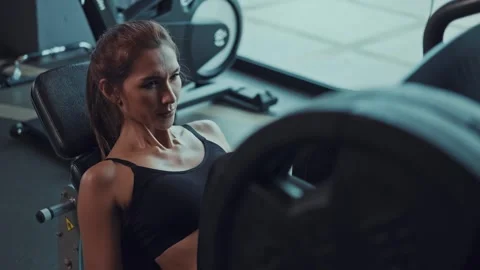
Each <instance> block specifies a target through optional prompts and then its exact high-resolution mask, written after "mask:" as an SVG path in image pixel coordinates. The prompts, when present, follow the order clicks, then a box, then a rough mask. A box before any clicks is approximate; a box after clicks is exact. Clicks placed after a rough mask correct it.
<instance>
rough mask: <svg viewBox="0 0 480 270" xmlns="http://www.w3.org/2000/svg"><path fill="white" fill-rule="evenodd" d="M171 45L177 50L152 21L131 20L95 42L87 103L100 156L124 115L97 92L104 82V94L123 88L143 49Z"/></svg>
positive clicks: (116, 133)
mask: <svg viewBox="0 0 480 270" xmlns="http://www.w3.org/2000/svg"><path fill="white" fill-rule="evenodd" d="M161 45H167V46H170V47H171V48H172V49H174V50H175V52H176V54H177V56H178V54H179V53H178V48H177V46H176V45H175V43H174V42H173V40H172V38H171V37H170V35H169V33H168V32H167V30H166V29H165V28H163V27H162V26H161V25H159V24H158V23H156V22H154V21H130V22H126V23H123V24H119V25H116V26H114V27H112V28H110V29H108V30H107V31H106V32H105V33H104V34H103V35H102V36H101V37H100V38H99V40H98V42H97V45H96V48H95V50H94V51H93V53H92V55H91V58H90V65H89V67H88V74H87V93H86V101H87V108H88V113H89V117H90V124H91V126H92V128H93V132H94V134H95V138H96V141H97V144H98V147H99V148H100V151H101V153H102V158H105V156H107V155H108V153H109V152H110V151H111V149H112V147H113V145H114V144H115V142H116V141H117V139H118V136H119V135H120V129H121V125H122V122H123V115H122V112H121V111H120V109H119V107H118V106H117V105H116V104H114V103H113V102H111V101H109V100H108V99H107V98H106V97H105V96H104V95H103V94H102V92H101V91H100V89H99V87H98V85H99V82H100V80H101V79H106V81H107V82H108V83H107V84H106V85H107V86H108V87H109V89H107V91H114V90H115V89H122V85H123V82H124V81H125V79H126V78H127V77H128V75H129V74H130V72H131V68H132V65H133V63H134V61H135V60H136V58H137V57H138V56H139V54H140V53H141V52H142V51H144V50H146V49H155V48H159V47H160V46H161Z"/></svg>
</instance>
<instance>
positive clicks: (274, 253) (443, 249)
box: [32, 65, 480, 270]
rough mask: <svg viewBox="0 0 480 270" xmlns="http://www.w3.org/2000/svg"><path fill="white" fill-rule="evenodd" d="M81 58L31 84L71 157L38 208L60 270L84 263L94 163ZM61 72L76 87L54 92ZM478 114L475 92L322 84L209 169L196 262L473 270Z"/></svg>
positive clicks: (54, 137) (59, 146) (51, 131)
mask: <svg viewBox="0 0 480 270" xmlns="http://www.w3.org/2000/svg"><path fill="white" fill-rule="evenodd" d="M78 68H79V65H76V66H72V67H64V68H60V69H56V70H51V71H48V72H46V73H43V74H41V75H40V76H39V77H38V78H37V79H36V83H35V84H34V87H33V89H32V99H33V103H34V104H35V109H36V110H37V112H38V115H39V118H40V120H41V121H42V123H43V124H44V126H45V129H46V130H47V134H48V138H49V139H50V140H51V142H52V146H53V148H54V149H55V151H56V153H57V154H58V155H59V156H60V157H62V158H70V159H72V163H71V182H72V184H71V185H69V186H67V187H66V188H65V189H64V191H63V192H62V194H61V198H60V204H58V205H55V206H52V207H48V208H45V209H42V210H40V211H39V212H38V213H37V214H36V218H37V220H38V221H39V222H45V221H48V220H52V219H54V218H57V220H58V226H59V230H58V232H57V238H58V247H59V267H60V269H65V267H66V268H67V269H82V256H81V254H82V248H81V242H80V238H79V236H80V231H79V227H78V223H77V220H76V199H77V191H78V187H79V185H80V179H81V176H82V175H83V173H84V172H85V171H86V170H87V169H88V168H89V167H91V166H93V165H94V164H95V163H97V162H99V161H100V155H99V152H98V150H97V149H95V140H94V138H93V134H92V131H91V129H90V127H89V125H88V119H87V117H86V114H85V109H86V108H85V105H84V103H83V102H78V99H79V98H84V96H82V95H84V91H82V90H83V88H82V86H83V85H81V82H83V81H84V80H83V79H82V77H81V76H78V75H77V74H78V73H77V72H76V71H77V69H78ZM75 77H79V78H75ZM79 82H80V85H77V83H79ZM66 83H70V84H68V85H72V86H75V89H72V91H71V92H69V93H76V95H72V96H65V95H56V92H57V91H62V90H63V89H58V88H55V87H54V86H56V85H66ZM386 90H387V91H386ZM52 97H57V99H56V100H52ZM64 104H69V105H71V106H64ZM66 108H68V110H69V113H68V114H67V113H65V112H64V110H65V109H66ZM73 119H75V121H72V120H73ZM479 121H480V106H479V104H478V103H477V102H474V101H472V100H471V99H468V98H465V97H463V96H461V95H458V94H456V93H453V92H450V91H447V90H442V89H438V88H432V87H427V86H423V85H419V84H405V85H400V86H395V87H391V88H388V89H372V90H365V91H359V92H338V93H330V94H325V95H324V96H322V97H320V98H318V99H315V100H313V102H312V103H311V104H309V105H308V106H306V107H304V108H301V109H300V110H298V111H297V112H295V113H291V114H288V115H285V116H283V117H280V119H278V120H277V121H274V122H273V123H270V124H269V125H267V126H265V127H263V128H261V129H260V130H259V131H257V132H256V133H254V134H253V135H252V136H250V137H249V138H247V139H246V140H245V141H244V142H243V143H242V144H241V145H240V146H239V147H238V148H237V150H236V151H235V152H233V153H231V154H228V155H226V156H225V157H224V158H221V159H220V160H219V161H217V163H216V164H215V166H214V167H213V168H212V170H213V171H212V173H211V178H210V179H209V180H208V185H207V187H206V189H205V193H204V199H203V202H202V207H201V214H200V216H201V219H200V225H199V226H200V229H199V230H200V235H199V249H198V260H199V265H198V268H199V269H212V270H217V269H222V270H225V269H227V270H229V269H232V270H236V269H259V270H260V269H262V270H263V269H275V270H277V269H278V270H281V269H352V268H353V267H355V268H361V269H374V270H376V269H427V268H430V267H431V269H468V270H470V269H472V270H473V269H478V268H475V267H478V264H479V263H480V260H479V259H480V258H479V257H478V256H474V255H475V254H478V252H479V251H480V249H479V247H480V246H479V243H480V242H478V240H480V239H478V235H479V234H478V233H480V231H479V228H480V226H479V225H480V213H479V212H478V205H479V204H480V196H479V194H480V182H479V180H480V167H479V166H478V160H479V158H480V136H479V134H478V131H477V129H476V127H475V126H474V125H472V123H478V122H479ZM72 123H74V124H72ZM60 131H61V132H60ZM272 134H275V136H271V135H272ZM312 145H314V146H316V147H317V149H330V151H324V152H317V153H316V154H317V158H314V159H308V160H304V162H305V164H304V167H305V168H307V172H312V171H311V170H308V168H311V167H313V168H317V167H324V171H325V174H323V175H315V174H311V173H310V174H308V175H304V176H305V178H303V177H302V178H301V177H300V175H298V174H295V173H293V175H291V174H289V173H288V171H289V168H290V167H291V166H292V164H293V166H294V168H293V171H294V172H295V162H299V160H298V159H297V155H296V154H297V153H298V151H300V152H301V151H302V150H303V149H304V147H305V146H312ZM324 155H326V156H324ZM326 160H327V161H329V163H323V161H326ZM432 228H434V229H432ZM439 242H441V244H440V243H439Z"/></svg>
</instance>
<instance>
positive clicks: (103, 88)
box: [98, 79, 119, 104]
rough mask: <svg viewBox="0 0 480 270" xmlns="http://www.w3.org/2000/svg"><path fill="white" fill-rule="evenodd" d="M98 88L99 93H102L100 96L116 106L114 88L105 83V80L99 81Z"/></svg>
mask: <svg viewBox="0 0 480 270" xmlns="http://www.w3.org/2000/svg"><path fill="white" fill-rule="evenodd" d="M98 88H99V90H100V92H102V95H103V96H104V97H105V98H106V99H107V100H108V101H110V102H112V103H113V104H118V102H119V97H118V95H117V94H116V91H115V89H114V87H112V85H111V84H110V83H109V82H108V81H107V79H101V80H100V81H99V82H98Z"/></svg>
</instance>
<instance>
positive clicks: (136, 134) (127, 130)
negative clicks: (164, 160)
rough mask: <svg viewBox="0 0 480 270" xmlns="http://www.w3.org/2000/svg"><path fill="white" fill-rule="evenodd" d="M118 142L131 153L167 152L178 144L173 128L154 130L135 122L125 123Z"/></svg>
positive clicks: (127, 121)
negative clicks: (148, 150) (149, 150)
mask: <svg viewBox="0 0 480 270" xmlns="http://www.w3.org/2000/svg"><path fill="white" fill-rule="evenodd" d="M117 142H120V143H121V144H122V145H123V146H126V147H127V148H128V149H129V150H131V151H141V150H146V149H153V148H155V149H160V150H166V149H171V148H173V147H174V146H175V145H176V144H177V141H176V140H175V136H174V135H173V134H172V132H171V128H169V129H166V130H159V129H154V128H153V127H147V126H145V125H143V124H141V123H138V122H135V121H133V120H126V121H125V122H124V124H123V126H122V128H121V131H120V136H119V139H118V141H117ZM122 148H123V147H122Z"/></svg>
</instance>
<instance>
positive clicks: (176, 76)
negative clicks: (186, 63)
mask: <svg viewBox="0 0 480 270" xmlns="http://www.w3.org/2000/svg"><path fill="white" fill-rule="evenodd" d="M179 76H180V73H175V74H173V75H172V77H170V80H172V81H173V80H175V79H177V78H178V77H179Z"/></svg>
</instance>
